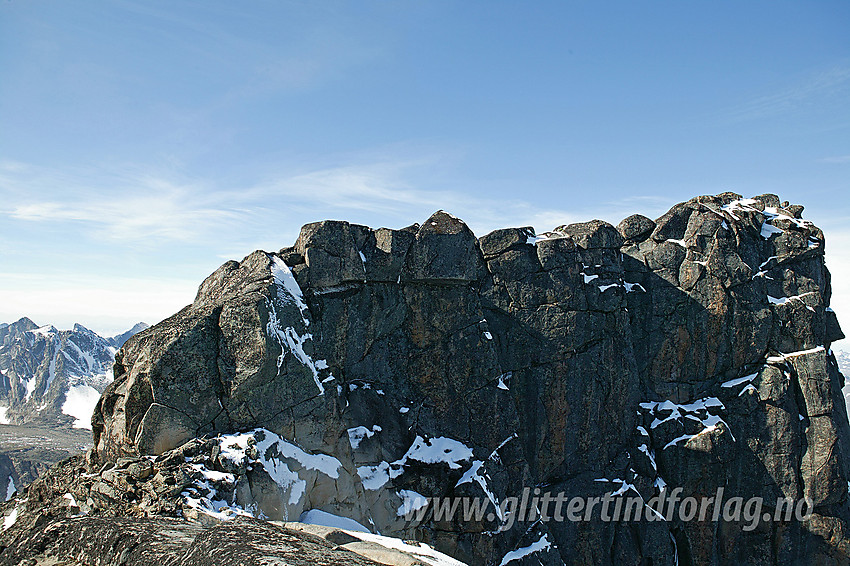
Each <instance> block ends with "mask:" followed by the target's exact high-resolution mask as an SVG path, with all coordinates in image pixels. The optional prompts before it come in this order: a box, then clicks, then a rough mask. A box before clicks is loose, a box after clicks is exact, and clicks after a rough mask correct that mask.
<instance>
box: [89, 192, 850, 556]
mask: <svg viewBox="0 0 850 566" xmlns="http://www.w3.org/2000/svg"><path fill="white" fill-rule="evenodd" d="M801 212H802V207H799V206H794V205H788V204H787V203H785V206H784V207H783V203H780V202H779V199H778V198H777V197H775V196H773V195H764V196H761V197H757V198H756V199H754V200H752V199H745V200H742V199H741V198H740V196H738V195H733V194H731V193H727V194H723V195H719V196H716V197H699V198H695V199H692V200H690V201H688V202H686V203H682V204H679V205H677V206H675V207H673V209H671V210H670V211H669V212H668V213H667V214H665V215H664V216H662V217H661V218H659V219H658V220H656V221H652V220H650V219H648V218H645V217H641V216H639V215H635V216H631V217H629V218H627V219H625V220H624V221H623V222H622V223H621V224H620V225H619V227H618V228H614V227H613V226H611V225H609V224H607V223H604V222H601V221H593V222H588V223H582V224H573V225H569V226H562V227H559V228H557V229H555V231H553V232H551V233H547V234H545V235H543V236H535V234H534V231H533V229H531V228H510V229H504V230H497V231H495V232H492V233H490V234H487V235H485V236H482V237H481V238H479V239H476V238H475V236H474V235H473V234H472V232H471V231H470V230H469V229H468V228H467V227H466V225H465V224H464V223H463V222H462V221H460V220H459V219H457V218H455V217H453V216H451V215H449V214H447V213H444V212H437V213H435V214H434V215H433V216H432V217H431V218H429V219H428V220H426V221H425V223H424V224H422V225H421V226H418V225H414V226H411V227H409V228H406V229H403V230H389V229H385V228H382V229H379V230H372V229H370V228H367V227H365V226H358V225H353V224H349V223H346V222H336V221H326V222H321V223H315V224H310V225H307V226H305V227H304V228H303V229H302V231H301V235H300V236H299V238H298V240H297V242H296V243H295V245H294V246H293V247H291V248H285V249H283V250H280V252H279V253H277V254H267V253H265V252H255V253H253V254H251V255H250V256H248V257H247V258H245V259H244V260H243V261H242V262H240V263H237V262H228V263H226V264H225V265H223V266H222V267H221V268H219V269H218V270H217V271H216V272H215V273H214V274H212V275H211V276H210V277H209V278H207V280H206V281H204V283H203V284H202V285H201V287H200V289H199V291H198V296H197V298H196V299H195V302H194V303H193V304H192V305H190V306H188V307H186V308H185V309H184V310H183V311H181V312H180V313H178V314H176V315H174V316H173V317H171V318H170V319H168V320H166V321H164V322H162V323H160V324H158V325H156V326H154V327H152V328H150V329H148V330H146V331H144V332H142V333H140V334H139V335H137V336H136V337H134V338H132V339H130V340H129V341H128V342H127V343H126V344H125V345H124V347H123V349H122V350H121V351H120V352H119V354H118V355H117V356H116V364H115V376H116V379H115V381H114V383H113V384H112V385H110V387H109V388H108V390H107V391H106V392H105V393H104V395H103V397H102V398H101V401H100V404H99V405H98V408H97V410H96V411H95V415H94V417H93V426H94V437H95V443H96V448H97V452H98V457H99V458H101V459H102V460H115V459H116V458H118V457H120V456H122V455H133V454H160V453H162V452H165V451H167V450H169V449H171V448H174V447H176V446H178V445H180V444H181V443H182V442H184V441H185V440H187V439H190V438H192V437H195V436H199V435H204V434H209V433H215V432H231V431H245V430H250V429H253V428H256V427H265V428H266V429H268V430H270V431H273V432H274V433H276V434H279V435H280V436H281V437H283V438H286V439H288V440H289V441H290V442H292V443H294V444H297V445H298V446H299V447H301V448H302V449H304V450H305V451H307V452H308V453H312V454H328V455H332V456H334V457H335V458H336V459H338V460H339V462H341V466H342V469H343V470H344V473H345V474H347V475H346V477H348V478H350V479H351V480H352V481H354V485H355V489H354V491H355V493H353V494H346V493H342V491H343V488H341V487H340V488H337V491H336V492H335V493H334V488H333V487H327V486H325V485H320V484H316V485H315V486H314V487H313V488H312V489H313V495H312V496H311V499H310V501H311V502H312V503H311V505H317V503H316V502H322V501H324V502H326V505H325V507H326V508H325V510H327V511H331V512H338V513H341V514H345V513H343V512H342V511H341V509H346V510H347V511H346V512H347V513H348V516H353V518H355V519H357V520H360V521H361V522H363V524H367V523H368V522H369V521H372V522H373V524H374V525H375V526H376V528H378V529H379V530H381V531H382V532H383V533H384V534H393V533H395V534H397V535H398V536H406V537H417V538H419V539H424V540H426V541H428V542H431V543H433V544H435V545H436V546H437V547H438V548H440V549H441V550H443V551H445V552H447V553H449V554H452V555H454V556H456V557H458V558H460V559H462V560H466V561H468V562H470V563H475V564H483V563H499V561H500V560H501V557H502V556H504V554H505V553H506V552H508V551H510V550H512V549H513V548H516V547H517V546H527V544H528V542H529V541H531V540H537V538H539V535H540V534H541V533H546V534H547V536H548V540H549V541H550V542H552V543H553V545H554V546H553V547H554V548H556V549H557V551H558V552H557V553H558V554H559V557H560V560H563V562H565V563H567V564H650V563H651V564H674V563H676V562H677V560H678V563H679V564H740V563H749V564H794V563H820V564H845V563H847V561H848V558H847V557H848V548H847V542H846V540H847V539H846V537H845V529H846V525H847V519H848V512H850V511H848V503H847V492H848V487H847V486H848V483H847V479H848V478H850V473H848V472H850V470H848V469H847V465H848V461H847V452H848V450H850V444H848V442H850V428H848V422H847V415H846V410H845V408H844V404H843V400H842V397H841V393H840V389H841V387H842V385H843V377H842V376H841V374H840V372H839V371H838V368H837V365H836V362H835V359H834V357H833V356H832V354H831V352H830V350H829V346H830V343H831V342H833V341H835V340H838V339H840V338H842V337H843V336H842V334H841V331H840V329H839V328H838V324H837V320H836V318H835V316H834V313H832V312H831V311H830V310H829V309H828V308H827V307H828V305H829V296H830V283H829V273H828V271H827V270H826V268H825V266H824V262H823V250H824V237H823V234H822V233H821V231H820V230H819V229H818V228H817V227H815V226H814V225H812V224H811V223H809V222H807V221H805V220H802V219H801V218H800V216H801ZM296 283H297V284H296ZM355 427H366V428H367V429H369V430H372V431H376V432H375V434H374V435H371V436H369V437H368V438H366V439H365V440H363V441H362V442H361V443H360V444H359V445H358V446H354V443H352V442H349V435H350V432H347V431H349V430H350V429H353V428H355ZM418 437H421V438H424V439H426V440H427V439H437V438H441V437H446V438H450V439H453V440H456V441H458V442H460V443H463V444H464V445H465V446H467V447H469V448H471V450H472V453H473V456H472V457H470V458H467V459H466V461H465V463H464V466H463V467H462V468H461V469H454V468H453V467H452V466H451V465H446V464H445V463H434V462H431V463H428V462H425V463H422V462H419V463H416V462H412V461H407V462H405V463H403V464H401V465H399V466H398V467H399V471H398V473H397V474H396V473H393V474H391V475H390V477H388V478H387V480H388V481H387V483H386V484H385V485H383V486H382V487H381V488H380V489H369V488H367V487H364V486H363V485H361V479H364V478H363V477H362V476H363V470H364V467H369V466H379V465H380V464H381V463H390V462H398V461H400V459H403V456H404V455H405V453H407V452H408V451H409V450H410V449H411V447H412V445H413V444H414V443H415V441H416V440H417V438H418ZM473 461H478V462H481V463H482V465H483V467H482V469H486V474H487V482H486V484H487V486H488V489H489V490H490V491H491V492H492V494H493V495H494V497H496V498H498V499H499V500H501V499H503V498H504V497H507V496H512V495H519V494H520V493H521V491H522V489H523V488H524V487H531V488H534V487H542V488H545V489H546V490H548V491H551V492H552V493H557V492H561V491H563V492H565V493H566V494H567V495H568V496H570V497H572V496H601V495H603V494H604V493H610V492H612V491H615V489H616V488H618V487H623V488H624V489H625V491H626V492H627V493H628V492H629V491H630V492H631V493H638V492H639V493H641V495H642V497H644V499H646V500H649V499H650V498H651V497H652V496H653V495H654V494H657V493H658V488H659V486H662V485H666V486H667V487H668V489H669V488H671V487H682V488H683V489H684V493H683V495H696V496H708V497H711V496H713V495H714V493H715V490H716V489H717V488H718V487H723V488H724V489H725V490H726V493H727V496H729V497H731V496H741V497H753V496H762V497H765V498H767V500H768V501H769V502H772V501H773V500H775V498H776V497H778V496H786V497H791V498H795V499H799V498H801V497H803V496H807V497H810V498H811V499H812V500H813V501H814V504H815V506H816V509H815V511H816V512H815V514H814V515H813V516H812V517H811V518H810V519H809V520H807V521H806V522H805V523H803V524H800V523H798V522H794V521H791V522H781V523H766V524H762V525H759V527H758V528H756V529H755V530H753V531H745V530H744V529H743V526H742V525H741V524H737V523H733V522H724V521H720V522H711V521H704V522H699V521H691V522H682V521H678V520H673V521H671V522H670V523H667V522H664V521H660V522H640V523H631V524H625V523H605V522H602V521H598V520H597V521H589V522H579V523H569V522H566V523H554V522H549V523H545V524H537V525H536V526H534V527H533V528H532V529H531V530H528V528H529V526H530V525H529V524H523V525H517V526H515V527H514V528H512V529H509V530H506V531H502V532H499V533H498V534H494V532H493V531H496V530H497V529H498V524H497V523H496V522H493V521H490V522H486V521H485V522H484V523H479V524H476V523H471V522H460V521H455V522H453V523H451V524H438V523H434V522H430V523H425V524H415V523H404V522H402V521H400V519H399V518H398V517H395V516H393V513H392V512H391V511H392V509H393V508H394V507H393V506H395V507H398V505H399V502H400V499H399V497H400V493H401V491H402V490H412V491H415V492H417V493H420V494H423V495H426V496H449V495H470V496H473V495H479V496H480V495H482V493H481V491H482V490H481V489H478V488H477V487H476V484H475V482H467V483H465V484H460V485H458V484H457V482H458V480H459V478H460V476H461V475H462V474H463V473H464V471H465V470H468V469H469V468H470V465H469V464H470V463H472V462H473ZM603 478H605V479H607V480H609V481H607V482H606V481H599V480H600V479H603ZM612 486H613V488H612ZM346 489H347V488H346ZM476 490H477V491H476ZM326 492H327V493H326ZM352 498H353V500H352ZM355 500H356V501H355ZM343 503H344V505H343ZM319 505H320V506H321V503H319ZM388 509H389V510H390V511H388Z"/></svg>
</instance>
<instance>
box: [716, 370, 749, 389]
mask: <svg viewBox="0 0 850 566" xmlns="http://www.w3.org/2000/svg"><path fill="white" fill-rule="evenodd" d="M756 377H758V373H752V374H750V375H745V376H744V377H739V378H736V379H730V380H729V381H724V382H723V383H721V384H720V387H735V386H736V385H741V384H742V383H749V382H751V381H752V380H754V379H755V378H756Z"/></svg>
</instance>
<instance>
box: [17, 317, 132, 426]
mask: <svg viewBox="0 0 850 566" xmlns="http://www.w3.org/2000/svg"><path fill="white" fill-rule="evenodd" d="M142 326H144V327H146V325H144V323H139V324H137V325H136V326H135V327H133V329H131V330H130V331H128V332H126V333H124V334H122V335H120V336H119V337H116V338H120V339H121V340H120V342H118V341H116V338H104V337H102V336H99V335H98V334H97V333H96V332H94V331H92V330H89V329H88V328H86V327H85V326H83V325H82V324H79V323H78V324H74V326H73V328H72V329H71V330H58V329H57V328H56V327H55V326H53V325H50V324H48V325H44V326H38V325H37V324H36V323H34V322H33V321H32V320H30V319H29V318H27V317H23V318H21V319H20V320H18V321H16V322H14V323H12V324H10V325H7V326H5V327H3V328H0V374H2V378H0V408H3V409H4V411H3V417H2V419H0V420H2V422H4V423H13V424H28V423H31V424H40V425H49V426H69V425H70V426H74V427H81V428H90V426H91V425H90V421H91V413H92V410H93V409H94V405H95V404H96V403H97V400H98V398H99V397H100V394H101V393H102V392H103V390H104V389H105V388H106V386H107V384H109V383H110V382H111V381H112V377H113V376H112V363H113V360H114V356H115V352H116V350H117V348H118V347H120V345H121V344H123V343H124V341H125V340H126V339H127V338H128V337H129V336H131V335H132V334H135V332H137V331H138V330H137V329H141V328H142Z"/></svg>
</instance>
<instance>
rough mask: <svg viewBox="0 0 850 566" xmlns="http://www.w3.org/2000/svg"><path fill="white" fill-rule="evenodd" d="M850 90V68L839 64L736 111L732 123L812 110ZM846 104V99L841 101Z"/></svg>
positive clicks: (744, 104)
mask: <svg viewBox="0 0 850 566" xmlns="http://www.w3.org/2000/svg"><path fill="white" fill-rule="evenodd" d="M848 90H850V66H848V65H838V66H835V67H832V68H830V69H826V70H821V71H817V72H813V73H811V74H810V75H809V76H807V77H805V78H804V79H802V80H800V81H799V82H797V83H796V84H793V85H791V86H788V87H785V88H782V89H779V90H778V91H777V92H774V93H771V94H768V95H764V96H759V97H756V98H754V99H752V100H749V101H746V102H744V103H743V104H741V105H740V106H738V107H737V108H733V109H732V110H731V111H730V112H729V114H728V116H727V118H728V119H729V120H731V121H732V122H742V121H747V120H755V119H759V118H765V117H770V116H776V115H779V114H786V113H789V112H793V111H798V110H800V109H802V108H806V107H811V106H812V105H814V104H815V103H816V102H823V101H825V100H829V99H838V97H843V96H846V94H847V91H848ZM841 102H842V103H843V100H842V101H841Z"/></svg>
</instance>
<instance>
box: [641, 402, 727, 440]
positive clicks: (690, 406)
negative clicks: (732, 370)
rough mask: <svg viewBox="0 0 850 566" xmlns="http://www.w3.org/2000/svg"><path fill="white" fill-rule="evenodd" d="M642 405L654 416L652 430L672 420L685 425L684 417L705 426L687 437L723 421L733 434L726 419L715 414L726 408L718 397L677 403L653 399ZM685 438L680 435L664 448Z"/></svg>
mask: <svg viewBox="0 0 850 566" xmlns="http://www.w3.org/2000/svg"><path fill="white" fill-rule="evenodd" d="M640 407H641V408H642V409H644V410H646V411H648V412H649V414H650V415H651V416H653V417H654V419H653V421H652V423H651V424H650V425H649V428H650V429H652V430H654V429H655V428H656V427H658V426H660V425H662V424H664V423H666V422H668V421H671V420H672V421H676V422H678V423H679V424H681V425H684V421H683V419H689V420H691V421H695V422H697V423H699V424H701V425H702V427H703V428H702V430H700V431H699V432H697V433H696V434H689V435H685V436H687V438H692V437H695V436H697V435H699V434H702V433H705V432H710V431H712V430H714V429H715V428H717V425H719V424H720V423H723V424H724V425H725V427H726V430H728V431H729V434H730V435H732V429H731V428H729V425H728V424H727V423H726V421H724V420H723V419H722V418H720V417H719V416H718V415H716V414H715V412H718V411H722V410H725V407H724V406H723V403H721V402H720V400H719V399H718V398H717V397H705V398H703V399H697V400H696V401H694V402H693V403H686V404H677V403H673V402H672V401H669V400H668V401H660V402H659V401H653V402H648V403H640ZM667 412H669V414H668V415H667V416H664V413H667ZM683 438H684V437H679V438H677V439H675V440H674V441H672V442H669V443H667V446H665V447H664V448H667V447H668V446H671V445H675V444H677V443H678V442H679V441H681V440H683ZM732 440H735V437H734V435H732Z"/></svg>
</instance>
